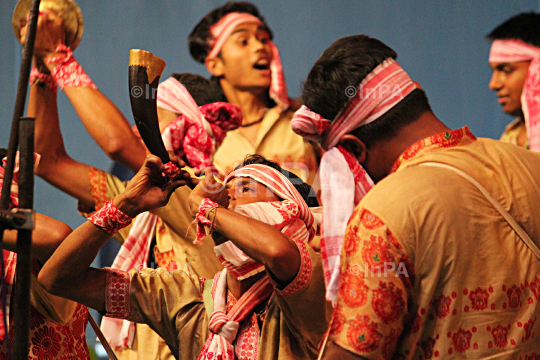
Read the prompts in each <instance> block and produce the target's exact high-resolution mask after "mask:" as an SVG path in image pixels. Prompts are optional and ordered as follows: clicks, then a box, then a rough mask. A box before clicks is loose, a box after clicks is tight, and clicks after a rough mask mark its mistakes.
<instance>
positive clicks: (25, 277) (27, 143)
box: [13, 118, 34, 360]
mask: <svg viewBox="0 0 540 360" xmlns="http://www.w3.org/2000/svg"><path fill="white" fill-rule="evenodd" d="M19 124H20V126H19V144H20V147H21V151H20V170H19V207H20V208H21V209H32V208H33V205H34V118H21V120H20V121H19ZM31 248H32V230H19V231H18V233H17V272H16V279H17V282H16V283H15V301H14V305H15V304H16V306H14V313H13V315H14V318H15V319H16V320H15V324H14V329H13V331H14V332H15V334H14V335H15V336H14V340H15V341H14V344H15V347H14V351H13V355H14V359H15V360H27V359H28V329H29V328H30V280H31V279H30V276H31V274H30V264H31V261H32V258H31V255H30V254H31Z"/></svg>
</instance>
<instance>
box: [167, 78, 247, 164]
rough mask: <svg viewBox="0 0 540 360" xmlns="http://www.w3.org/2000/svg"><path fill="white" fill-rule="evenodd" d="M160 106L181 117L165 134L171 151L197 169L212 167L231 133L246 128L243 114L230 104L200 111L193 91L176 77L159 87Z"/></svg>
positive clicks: (219, 103) (219, 104) (203, 107)
mask: <svg viewBox="0 0 540 360" xmlns="http://www.w3.org/2000/svg"><path fill="white" fill-rule="evenodd" d="M157 106H158V107H161V108H163V109H165V110H169V111H172V112H175V113H178V114H181V115H180V116H179V117H178V119H176V120H175V121H174V122H173V123H171V124H170V125H169V126H168V127H167V128H166V129H165V131H164V132H163V135H162V136H163V142H164V143H165V147H166V148H167V150H172V151H174V153H175V154H176V155H178V156H184V155H185V157H186V159H187V162H188V164H189V166H191V167H192V168H194V169H197V170H198V169H202V168H205V167H211V166H212V163H213V158H214V154H215V152H216V150H217V148H218V147H219V146H220V145H221V144H222V143H223V140H224V139H225V135H226V134H227V131H231V130H234V129H237V128H238V127H239V126H240V125H241V124H242V111H241V110H240V108H239V107H238V106H235V105H232V104H229V103H222V102H218V103H211V104H206V105H203V106H201V107H200V108H199V106H198V105H197V103H196V102H195V100H194V99H193V97H192V96H191V94H190V93H189V91H187V89H186V88H185V86H184V85H182V83H180V82H179V81H178V80H176V79H175V78H173V77H170V78H168V79H167V80H165V81H164V82H162V83H161V84H159V87H158V93H157Z"/></svg>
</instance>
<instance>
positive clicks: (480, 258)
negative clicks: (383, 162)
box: [330, 133, 540, 359]
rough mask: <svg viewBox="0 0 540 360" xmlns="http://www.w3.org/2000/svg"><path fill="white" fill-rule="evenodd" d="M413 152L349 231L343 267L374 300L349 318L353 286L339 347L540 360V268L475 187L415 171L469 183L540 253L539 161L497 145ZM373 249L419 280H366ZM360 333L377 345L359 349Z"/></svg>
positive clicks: (345, 294) (367, 352) (339, 321)
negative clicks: (500, 209) (497, 205)
mask: <svg viewBox="0 0 540 360" xmlns="http://www.w3.org/2000/svg"><path fill="white" fill-rule="evenodd" d="M447 134H448V133H447ZM412 148H413V147H411V148H410V149H412ZM413 150H414V149H412V150H411V153H410V154H411V155H410V156H408V157H406V158H405V159H402V163H401V165H400V166H399V168H398V169H397V171H396V172H395V173H394V174H391V175H389V176H388V177H387V178H385V179H384V180H382V181H381V182H379V183H378V184H377V185H376V187H375V188H373V189H372V190H371V191H370V192H369V193H368V194H367V195H366V197H365V198H364V199H363V200H362V201H361V203H360V205H359V208H358V211H356V212H355V215H353V219H351V222H350V223H349V228H348V234H349V237H350V241H349V242H348V243H347V244H345V245H344V250H343V253H342V257H344V258H345V259H346V260H345V262H344V264H343V267H344V269H349V270H351V271H349V272H348V274H356V275H355V276H359V277H358V279H359V280H358V281H357V282H356V289H360V290H359V291H360V292H362V290H361V289H365V291H364V292H362V294H363V295H362V296H365V300H362V301H363V303H362V304H361V305H359V303H357V306H356V308H355V309H353V310H351V309H352V308H351V307H350V306H348V305H347V303H348V304H349V305H350V304H351V303H353V302H354V301H353V300H351V299H353V298H352V297H351V294H352V293H351V292H350V289H348V288H347V287H346V286H343V287H342V288H343V289H340V292H341V299H340V301H339V302H338V305H340V306H342V307H341V308H340V309H339V310H337V311H336V314H335V315H334V320H333V324H332V328H333V329H337V328H339V330H333V332H334V334H333V335H332V336H331V337H330V339H331V340H333V341H335V342H337V343H338V344H339V345H340V346H342V347H344V348H346V349H348V350H350V351H353V352H356V353H357V354H359V355H361V356H363V357H366V358H369V359H375V358H377V359H381V358H390V356H394V357H397V358H403V359H428V358H432V357H433V358H437V357H438V358H458V357H463V358H474V359H487V358H489V359H520V358H529V357H527V356H533V355H535V356H539V355H540V351H539V347H538V344H539V342H540V322H539V321H538V319H539V318H540V303H539V300H540V262H539V261H538V259H537V258H536V257H535V255H534V254H533V253H532V251H530V249H529V248H528V247H527V246H526V245H525V243H524V242H523V241H522V240H520V239H519V238H518V236H517V235H516V233H515V232H514V231H513V230H512V228H511V227H510V225H509V224H508V223H507V222H506V221H505V220H504V218H503V217H502V216H501V215H500V214H499V213H498V212H497V210H495V208H493V206H492V205H491V204H490V203H489V201H488V200H487V199H486V198H485V197H484V196H483V195H482V194H481V193H480V192H479V191H478V189H477V188H476V187H475V186H474V185H473V184H471V183H470V182H469V181H468V180H466V179H464V178H463V177H461V176H460V175H458V174H455V173H453V172H451V171H448V170H446V169H439V168H434V167H430V166H429V167H428V166H416V165H418V164H421V163H423V162H439V163H443V164H449V165H451V166H454V167H456V168H458V169H460V170H462V171H463V172H465V173H467V174H469V175H470V176H472V177H473V178H474V179H476V180H477V181H478V182H479V183H480V184H481V185H482V186H483V187H485V188H486V189H487V191H488V192H489V193H490V194H491V195H492V196H493V197H494V198H495V199H496V200H497V201H498V202H499V203H500V204H501V205H502V206H503V208H504V209H505V210H507V211H508V212H509V213H510V215H511V216H512V217H514V219H515V220H516V221H517V222H518V223H519V224H520V225H521V226H522V227H523V229H524V230H525V231H526V232H527V233H528V235H529V236H530V237H531V238H532V239H533V240H534V241H535V243H536V244H537V245H540V156H539V155H538V154H535V153H532V152H530V151H526V150H524V149H521V148H518V147H516V146H513V145H510V144H504V143H502V142H498V141H495V140H489V139H478V140H473V141H469V142H468V143H463V144H459V145H457V146H453V147H445V146H441V147H440V148H438V149H430V150H429V151H425V152H423V151H422V149H420V150H417V151H416V153H415V154H413V152H414V151H413ZM406 153H407V152H406ZM354 239H356V240H354ZM369 239H371V240H369ZM374 252H375V253H376V254H378V255H377V259H378V260H379V261H381V262H386V261H391V262H395V264H401V263H403V264H405V265H406V269H407V272H408V275H409V276H403V273H402V275H400V276H399V277H396V276H395V273H396V272H395V271H393V272H392V271H390V272H389V273H388V274H386V272H385V273H384V274H386V276H385V275H384V274H383V275H382V277H377V274H376V275H375V276H373V275H371V274H369V270H368V273H367V275H366V272H365V265H366V264H369V263H370V262H371V261H372V260H371V259H373V256H370V257H366V256H363V255H365V254H371V255H373V253H374ZM398 269H399V268H398ZM353 270H354V271H353ZM353 279H356V277H354V278H353V277H350V278H348V279H345V280H346V281H344V284H353V283H354V281H352V280H353ZM381 284H382V285H381ZM372 289H374V290H372ZM383 293H384V294H386V297H385V298H383V297H381V294H383ZM388 299H391V300H392V301H389V300H388ZM356 300H358V298H356ZM362 301H360V302H362ZM364 304H365V306H364ZM368 304H369V307H368ZM384 304H386V306H389V307H384V306H383V305H384ZM384 309H386V310H384ZM391 309H394V310H391ZM383 315H384V316H383ZM381 316H382V317H381ZM351 334H352V335H351ZM362 334H363V335H364V339H367V340H369V341H365V342H364V343H361V342H359V341H356V340H354V339H359V336H361V335H362ZM400 334H401V335H400ZM349 335H351V336H349ZM398 337H399V338H398ZM351 339H353V341H351ZM367 345H369V346H367ZM396 346H397V349H396V352H395V353H393V351H394V348H395V347H396ZM520 356H521V357H520Z"/></svg>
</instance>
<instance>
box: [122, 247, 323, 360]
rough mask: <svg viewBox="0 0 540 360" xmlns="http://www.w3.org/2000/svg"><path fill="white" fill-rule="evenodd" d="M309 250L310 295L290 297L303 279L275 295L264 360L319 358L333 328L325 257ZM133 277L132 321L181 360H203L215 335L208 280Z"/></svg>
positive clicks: (162, 273) (180, 275) (146, 273)
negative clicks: (173, 348)
mask: <svg viewBox="0 0 540 360" xmlns="http://www.w3.org/2000/svg"><path fill="white" fill-rule="evenodd" d="M304 246H305V245H304ZM305 248H306V249H307V251H309V258H310V259H311V268H312V274H311V280H310V281H309V283H308V285H307V287H305V288H304V289H302V290H299V291H298V292H296V293H294V291H291V292H293V294H291V295H288V296H285V295H284V294H285V293H286V291H287V290H288V288H289V287H290V286H294V284H295V283H296V282H297V279H298V277H297V279H295V280H293V282H292V283H291V284H290V285H289V286H288V287H286V288H285V289H283V290H282V291H283V294H280V293H278V292H277V291H276V292H274V294H273V295H272V297H271V299H270V303H269V305H268V308H267V311H266V313H265V315H263V316H261V318H260V320H262V319H263V318H264V320H263V322H262V331H261V340H260V344H259V349H260V351H259V355H258V359H259V360H263V359H264V360H266V359H268V360H269V359H315V358H316V357H317V346H318V344H319V341H320V339H321V337H322V335H323V333H324V332H325V331H326V328H327V326H328V320H329V316H330V313H331V309H330V306H329V304H328V303H326V302H325V300H324V279H323V274H322V265H321V260H320V255H319V254H316V253H315V252H314V251H313V250H312V249H311V248H310V247H309V246H305ZM303 263H304V262H303ZM299 273H302V271H300V272H299ZM130 275H131V290H130V294H131V304H130V305H131V317H130V320H132V321H137V322H145V323H148V324H149V325H150V326H151V327H152V328H153V329H154V330H156V332H158V333H159V334H160V335H161V336H162V337H163V338H164V339H165V340H166V341H167V342H170V343H173V344H177V345H178V347H179V350H180V359H182V360H187V359H191V360H192V359H197V357H198V355H199V353H200V351H201V349H202V346H203V344H204V342H205V341H206V339H207V337H208V332H209V330H208V313H207V311H206V309H205V306H204V303H203V300H202V286H203V285H202V284H203V281H204V279H199V278H197V277H196V276H192V275H191V276H190V275H188V274H187V273H186V272H183V271H175V272H172V273H169V272H167V271H166V270H165V269H159V270H156V271H153V272H152V271H150V270H143V271H141V272H136V271H133V270H132V271H131V272H130ZM149 294H153V296H149Z"/></svg>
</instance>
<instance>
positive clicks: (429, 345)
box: [420, 336, 439, 359]
mask: <svg viewBox="0 0 540 360" xmlns="http://www.w3.org/2000/svg"><path fill="white" fill-rule="evenodd" d="M438 338H439V336H437V337H436V338H432V337H428V338H427V339H426V340H424V341H422V342H421V343H420V347H421V348H422V351H424V359H431V358H432V357H433V349H434V348H435V343H436V342H437V339H438Z"/></svg>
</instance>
